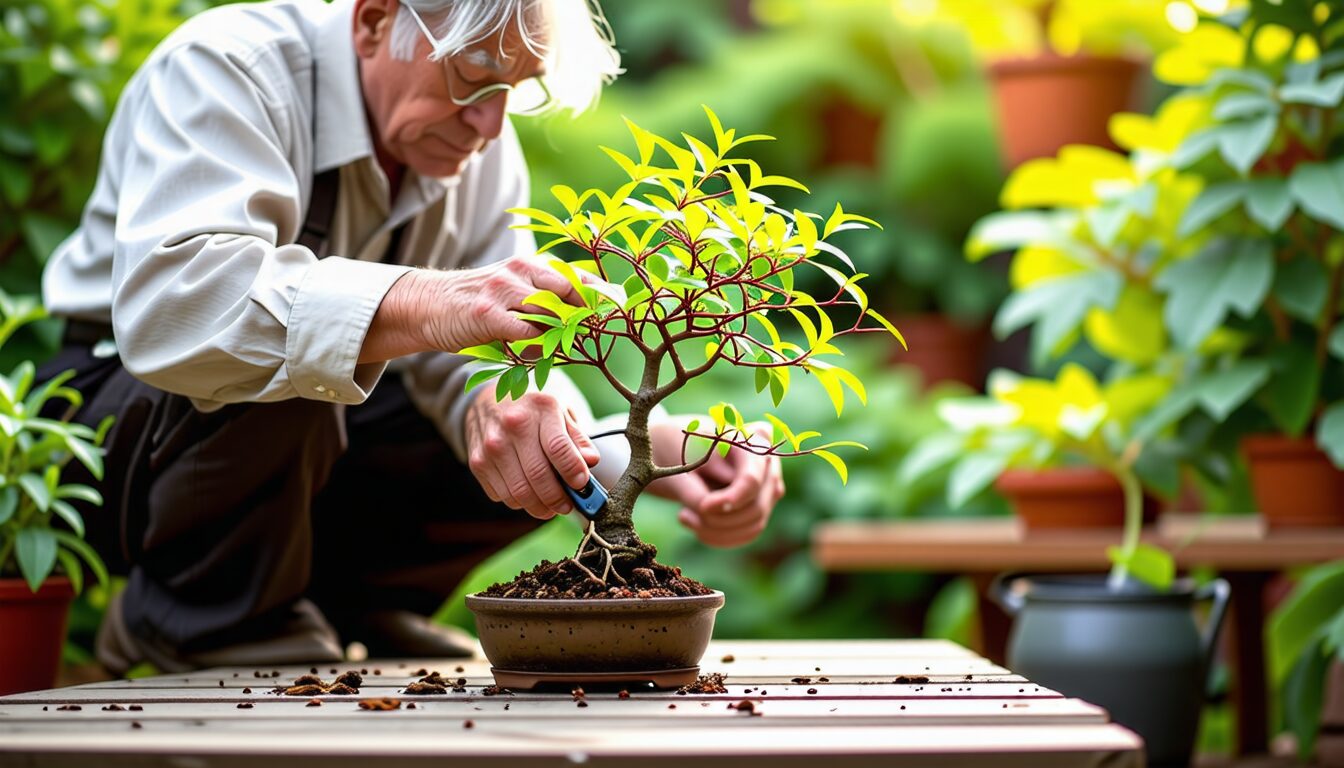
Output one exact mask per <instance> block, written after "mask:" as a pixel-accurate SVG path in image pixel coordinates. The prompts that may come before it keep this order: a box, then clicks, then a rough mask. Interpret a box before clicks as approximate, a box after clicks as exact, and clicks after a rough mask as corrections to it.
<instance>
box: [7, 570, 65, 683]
mask: <svg viewBox="0 0 1344 768" xmlns="http://www.w3.org/2000/svg"><path fill="white" fill-rule="evenodd" d="M74 599H75V590H74V588H73V587H72V586H71V585H70V580H69V579H67V578H65V577H64V576H52V577H50V578H48V579H47V580H46V581H45V582H44V583H43V584H42V586H41V588H39V589H38V590H37V592H36V593H34V592H33V591H32V590H31V589H29V588H28V582H26V581H24V580H23V579H0V696H3V695H7V694H11V693H20V692H23V691H37V690H42V689H44V688H53V687H55V685H56V674H57V672H59V671H60V667H61V649H62V647H63V646H64V645H65V625H66V619H67V618H68V617H69V615H70V603H71V601H73V600H74Z"/></svg>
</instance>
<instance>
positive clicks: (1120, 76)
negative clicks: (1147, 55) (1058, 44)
mask: <svg viewBox="0 0 1344 768" xmlns="http://www.w3.org/2000/svg"><path fill="white" fill-rule="evenodd" d="M1143 70H1144V67H1143V65H1141V64H1140V63H1139V62H1137V61H1134V60H1131V59H1125V58H1113V57H1099V56H1058V55H1054V54H1050V55H1043V56H1033V57H1027V58H1016V59H1004V60H1000V61H996V62H993V63H991V64H990V65H989V79H990V83H991V88H992V90H993V94H994V105H995V110H996V112H997V113H998V119H999V130H1000V138H1001V143H1002V145H1003V154H1004V159H1005V161H1006V163H1007V165H1008V166H1009V167H1010V168H1011V167H1016V166H1018V165H1021V164H1022V163H1024V162H1026V161H1027V160H1031V159H1033V158H1037V157H1054V156H1055V153H1057V152H1058V151H1059V149H1060V148H1061V147H1063V146H1064V145H1066V144H1092V145H1095V146H1099V147H1108V148H1112V149H1113V148H1114V147H1115V145H1114V144H1112V143H1111V139H1110V134H1109V133H1108V131H1107V129H1108V125H1109V123H1110V119H1111V115H1114V114H1115V113H1117V112H1123V111H1125V110H1127V109H1130V107H1131V105H1132V102H1133V93H1134V87H1135V83H1136V82H1137V80H1138V76H1139V74H1140V73H1141V72H1143Z"/></svg>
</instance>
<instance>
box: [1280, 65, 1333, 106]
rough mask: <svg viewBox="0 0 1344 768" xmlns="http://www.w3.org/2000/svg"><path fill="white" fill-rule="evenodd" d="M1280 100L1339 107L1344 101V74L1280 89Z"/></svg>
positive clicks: (1291, 84)
mask: <svg viewBox="0 0 1344 768" xmlns="http://www.w3.org/2000/svg"><path fill="white" fill-rule="evenodd" d="M1279 98H1280V99H1282V100H1283V101H1286V102H1288V103H1290V104H1311V105H1313V106H1317V107H1337V106H1339V103H1340V101H1341V100H1344V72H1336V73H1335V74H1333V75H1331V76H1329V77H1327V78H1325V79H1324V80H1315V81H1312V82H1309V83H1290V84H1288V85H1285V86H1283V87H1282V88H1280V89H1279Z"/></svg>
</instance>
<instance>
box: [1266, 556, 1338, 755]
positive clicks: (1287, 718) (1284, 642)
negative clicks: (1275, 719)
mask: <svg viewBox="0 0 1344 768" xmlns="http://www.w3.org/2000/svg"><path fill="white" fill-rule="evenodd" d="M1268 638H1269V657H1270V676H1271V678H1272V679H1273V680H1274V682H1275V684H1276V685H1277V686H1278V687H1279V690H1280V692H1281V699H1282V701H1283V724H1284V726H1285V727H1286V728H1287V729H1288V730H1289V731H1290V732H1291V733H1292V734H1293V735H1294V736H1295V737H1296V739H1297V752H1298V756H1299V757H1300V758H1301V759H1302V761H1303V762H1304V763H1305V762H1311V761H1312V758H1313V757H1315V758H1316V760H1317V762H1318V763H1319V764H1321V765H1341V764H1344V749H1342V748H1341V745H1340V744H1339V731H1340V728H1341V726H1344V560H1336V561H1334V562H1330V563H1325V564H1322V565H1319V566H1316V567H1315V568H1312V569H1311V570H1309V571H1307V572H1306V573H1305V574H1303V575H1302V578H1301V580H1300V581H1298V583H1297V585H1296V586H1295V587H1294V588H1293V592H1292V594H1291V595H1289V596H1288V598H1287V599H1286V600H1284V602H1283V604H1282V605H1281V606H1279V608H1278V610H1276V611H1275V613H1274V616H1273V618H1272V619H1271V620H1270V623H1269V627H1268ZM1327 727H1328V728H1329V729H1330V730H1331V731H1332V733H1331V737H1332V738H1331V739H1330V742H1331V743H1329V744H1327V743H1325V741H1324V740H1321V739H1320V738H1319V737H1320V736H1322V735H1323V733H1325V730H1326V728H1327ZM1318 746H1319V749H1318Z"/></svg>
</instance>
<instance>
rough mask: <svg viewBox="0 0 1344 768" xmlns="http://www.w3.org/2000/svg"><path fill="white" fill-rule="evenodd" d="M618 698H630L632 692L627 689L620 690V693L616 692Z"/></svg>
mask: <svg viewBox="0 0 1344 768" xmlns="http://www.w3.org/2000/svg"><path fill="white" fill-rule="evenodd" d="M616 698H618V699H628V698H630V692H629V691H627V690H625V689H621V690H620V692H618V693H617V694H616Z"/></svg>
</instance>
